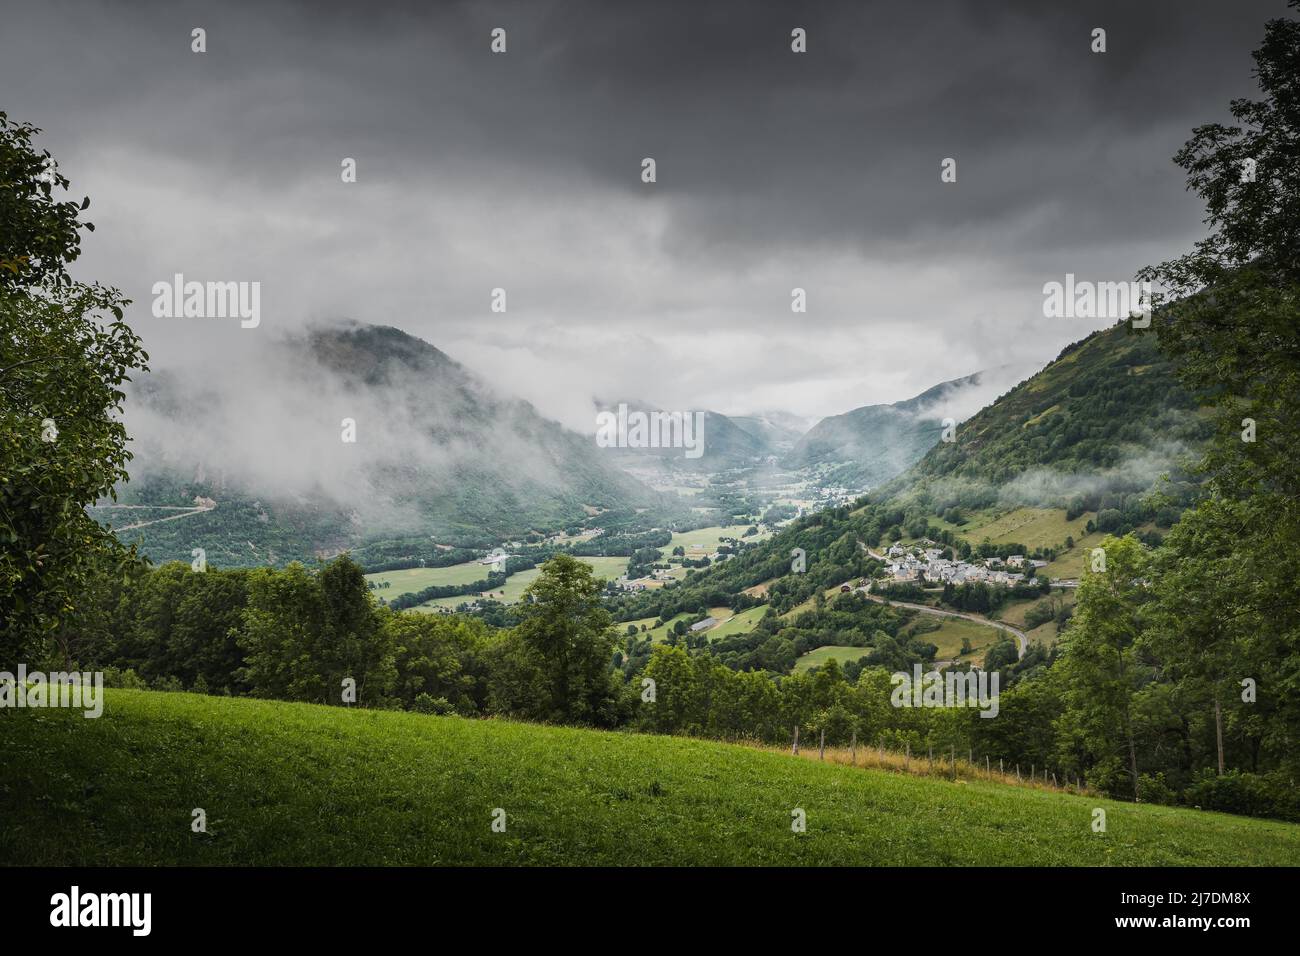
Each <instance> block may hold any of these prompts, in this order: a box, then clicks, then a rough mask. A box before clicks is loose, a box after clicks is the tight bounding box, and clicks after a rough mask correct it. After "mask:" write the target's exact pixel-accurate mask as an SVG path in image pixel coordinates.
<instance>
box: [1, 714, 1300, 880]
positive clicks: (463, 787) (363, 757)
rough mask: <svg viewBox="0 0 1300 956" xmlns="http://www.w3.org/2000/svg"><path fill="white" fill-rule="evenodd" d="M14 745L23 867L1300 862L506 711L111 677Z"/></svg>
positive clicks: (8, 730)
mask: <svg viewBox="0 0 1300 956" xmlns="http://www.w3.org/2000/svg"><path fill="white" fill-rule="evenodd" d="M0 748H2V752H3V753H4V754H5V763H6V767H5V773H4V775H3V776H2V777H0V820H3V821H4V826H3V827H0V859H2V860H4V861H5V862H6V863H9V864H20V865H21V864H42V865H49V864H56V865H57V864H72V865H213V864H216V865H227V864H248V865H324V866H339V865H377V864H430V865H438V864H443V865H474V864H477V865H520V864H523V865H536V864H550V865H576V864H591V865H602V864H605V865H610V864H614V865H633V866H651V865H694V866H699V865H725V864H775V865H859V866H862V865H923V866H924V865H933V866H939V865H975V864H985V865H1028V864H1043V865H1062V866H1079V865H1093V866H1139V865H1193V864H1197V865H1216V864H1227V865H1230V864H1252V865H1296V864H1298V863H1300V827H1297V826H1294V825H1289V824H1283V823H1276V822H1271V821H1263V820H1252V819H1246V818H1239V817H1232V816H1226V815H1222V814H1215V813H1203V812H1200V811H1196V810H1186V809H1173V808H1167V807H1159V806H1149V805H1131V804H1124V803H1118V802H1113V801H1109V800H1102V799H1100V798H1096V797H1092V796H1086V795H1072V794H1066V793H1061V792H1052V791H1045V790H1037V789H1032V788H1028V787H1014V786H1007V785H1004V784H1000V783H996V782H990V781H980V780H973V781H966V780H959V781H957V782H948V781H945V780H940V779H934V778H927V777H916V776H909V775H906V774H901V773H891V772H888V771H883V770H867V769H863V768H860V767H849V766H843V765H839V764H836V763H832V762H829V761H828V762H824V763H823V762H819V761H816V760H809V759H805V758H804V757H791V756H789V755H787V754H783V753H777V752H769V751H765V750H760V749H756V748H750V747H740V746H733V745H727V744H719V743H713V742H708V741H699V740H690V739H686V738H675V737H653V736H641V735H633V734H618V733H607V732H597V731H588V730H577V729H568V728H556V727H542V726H533V725H528V724H517V723H512V722H510V721H504V720H491V721H475V720H466V719H462V718H455V717H428V716H423V715H419V714H403V713H385V712H374V711H350V710H344V709H341V708H330V707H322V706H316V705H305V704H283V703H274V702H268V701H256V700H248V699H230V698H219V697H202V696H197V695H192V694H169V693H159V692H153V691H122V690H116V691H108V692H107V698H106V708H105V711H104V715H103V716H102V717H101V718H99V719H97V720H86V719H85V718H83V717H82V716H81V715H80V713H79V712H76V711H69V710H20V711H15V710H10V711H5V712H3V713H0ZM197 807H201V808H203V809H204V810H205V811H206V814H207V821H208V827H207V829H208V832H207V833H194V832H192V831H191V819H192V816H191V813H192V810H193V809H194V808H197ZM1094 807H1102V808H1104V809H1105V810H1106V823H1107V828H1106V832H1105V833H1094V832H1093V831H1092V828H1091V822H1092V816H1093V808H1094ZM495 808H501V809H502V810H504V812H505V819H506V831H505V832H504V833H495V832H493V831H492V828H491V823H492V818H493V811H494V809H495ZM796 808H798V809H801V810H803V811H804V812H805V814H806V815H807V832H805V833H794V832H792V831H791V813H792V811H793V810H795V809H796Z"/></svg>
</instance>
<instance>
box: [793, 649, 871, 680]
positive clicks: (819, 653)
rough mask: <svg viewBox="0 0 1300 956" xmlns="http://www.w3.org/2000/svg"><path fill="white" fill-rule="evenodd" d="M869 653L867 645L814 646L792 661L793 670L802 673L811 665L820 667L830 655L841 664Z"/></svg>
mask: <svg viewBox="0 0 1300 956" xmlns="http://www.w3.org/2000/svg"><path fill="white" fill-rule="evenodd" d="M870 653H871V648H869V647H848V646H846V645H844V644H827V645H826V646H825V647H818V648H814V649H813V650H811V651H809V652H808V653H807V654H804V655H803V656H802V657H800V658H799V659H798V660H797V661H795V662H794V672H795V673H796V674H802V673H803V672H804V671H806V670H808V669H809V668H812V667H820V666H821V665H822V664H825V663H826V662H827V661H828V660H830V659H831V658H832V657H833V658H835V660H837V661H839V663H840V664H841V665H844V664H847V663H848V662H849V661H856V660H857V659H858V658H859V657H866V656H867V655H868V654H870Z"/></svg>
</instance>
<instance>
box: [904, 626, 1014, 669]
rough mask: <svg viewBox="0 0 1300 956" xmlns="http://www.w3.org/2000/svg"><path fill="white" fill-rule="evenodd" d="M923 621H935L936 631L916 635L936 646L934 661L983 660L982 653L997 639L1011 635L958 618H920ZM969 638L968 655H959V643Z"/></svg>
mask: <svg viewBox="0 0 1300 956" xmlns="http://www.w3.org/2000/svg"><path fill="white" fill-rule="evenodd" d="M922 619H923V620H937V621H938V622H939V629H938V630H937V631H927V632H926V633H924V634H920V635H918V639H919V640H921V641H923V642H925V643H927V644H934V645H937V646H938V648H939V651H938V653H937V654H936V655H935V659H936V660H941V661H953V660H963V661H967V660H973V661H977V662H978V661H982V660H984V653H985V651H987V650H988V649H989V648H990V647H992V646H993V645H994V644H996V643H997V642H998V640H999V638H1001V637H1003V636H1006V637H1008V638H1010V636H1011V635H1009V634H1007V633H1006V632H1005V631H1001V630H998V629H997V628H995V627H986V626H985V625H983V624H976V623H975V622H974V621H965V620H962V619H961V618H959V617H942V618H928V617H926V618H922ZM967 638H969V640H970V645H971V651H970V653H969V654H965V655H963V654H962V653H961V642H962V641H963V640H964V639H967Z"/></svg>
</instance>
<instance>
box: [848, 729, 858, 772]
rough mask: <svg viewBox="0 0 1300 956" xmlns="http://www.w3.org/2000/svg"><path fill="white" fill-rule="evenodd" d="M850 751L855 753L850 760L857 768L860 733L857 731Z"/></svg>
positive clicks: (854, 733) (850, 743) (850, 745)
mask: <svg viewBox="0 0 1300 956" xmlns="http://www.w3.org/2000/svg"><path fill="white" fill-rule="evenodd" d="M849 749H850V750H851V751H852V752H853V754H852V757H851V758H850V759H851V761H852V763H853V766H855V767H856V766H857V765H858V732H857V730H856V729H855V730H854V731H853V739H852V740H850V741H849Z"/></svg>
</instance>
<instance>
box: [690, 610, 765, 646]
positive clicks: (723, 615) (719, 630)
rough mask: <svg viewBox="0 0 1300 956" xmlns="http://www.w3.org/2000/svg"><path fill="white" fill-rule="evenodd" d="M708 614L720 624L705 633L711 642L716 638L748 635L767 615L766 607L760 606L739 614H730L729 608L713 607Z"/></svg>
mask: <svg viewBox="0 0 1300 956" xmlns="http://www.w3.org/2000/svg"><path fill="white" fill-rule="evenodd" d="M709 613H710V614H712V615H713V616H714V617H715V618H717V620H719V621H720V622H722V623H720V624H717V625H715V626H714V627H711V628H709V629H708V630H707V631H705V633H706V634H708V635H709V640H713V639H714V638H716V637H734V636H735V635H737V634H748V633H749V632H750V631H752V630H753V629H754V628H755V627H756V626H758V622H759V621H761V620H762V619H763V615H764V614H766V613H767V605H766V604H760V605H759V606H758V607H751V608H749V609H748V610H746V611H741V612H740V613H739V614H732V613H731V608H727V607H715V608H711V609H710V610H709Z"/></svg>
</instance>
